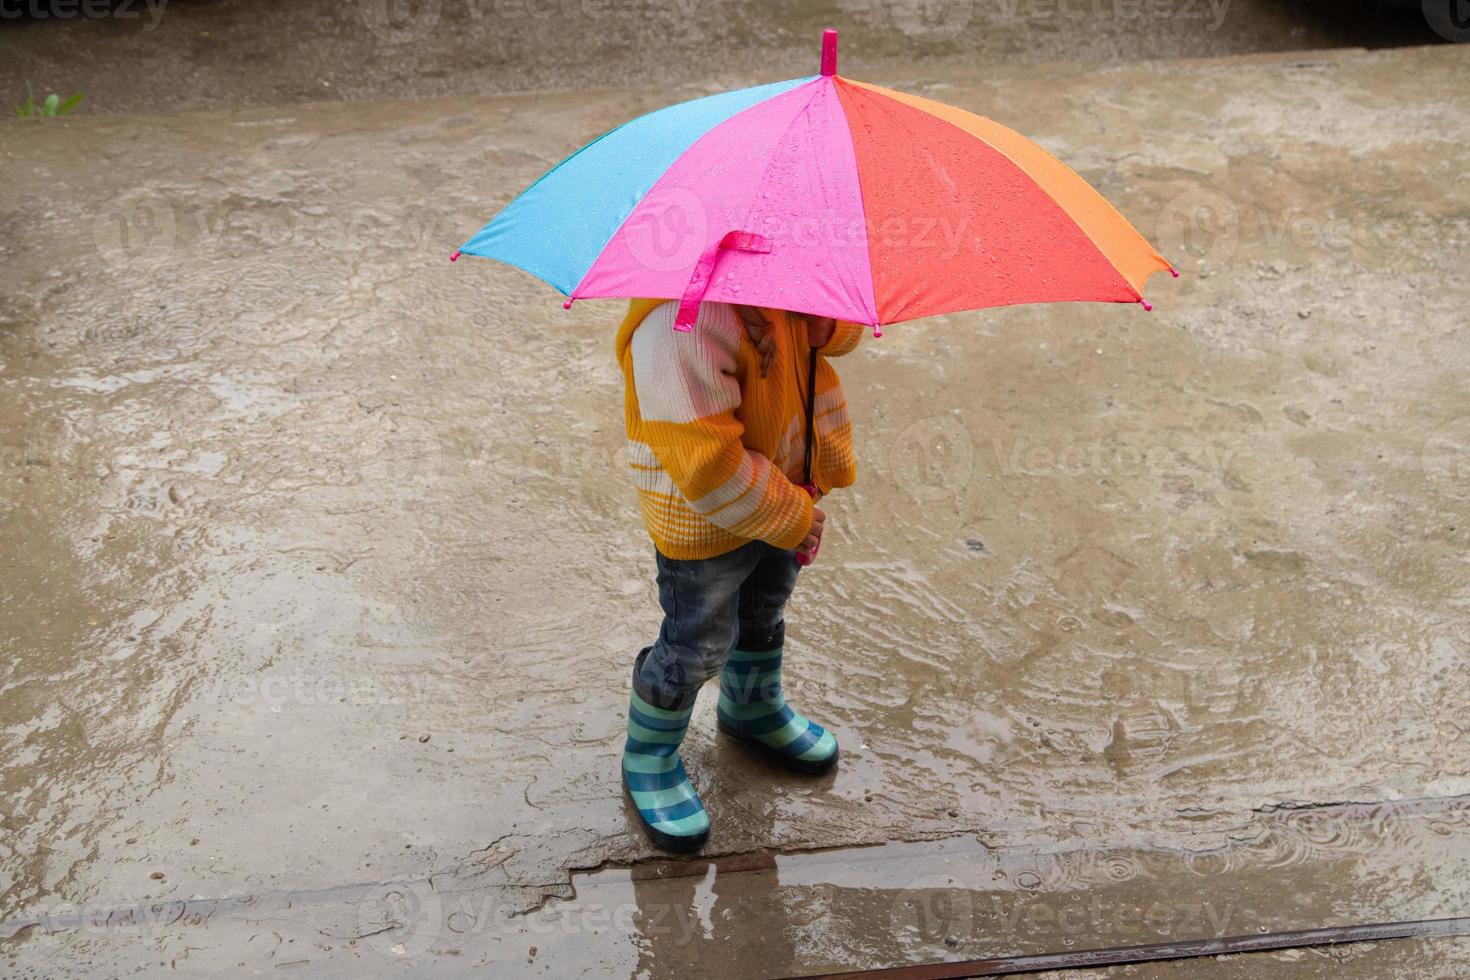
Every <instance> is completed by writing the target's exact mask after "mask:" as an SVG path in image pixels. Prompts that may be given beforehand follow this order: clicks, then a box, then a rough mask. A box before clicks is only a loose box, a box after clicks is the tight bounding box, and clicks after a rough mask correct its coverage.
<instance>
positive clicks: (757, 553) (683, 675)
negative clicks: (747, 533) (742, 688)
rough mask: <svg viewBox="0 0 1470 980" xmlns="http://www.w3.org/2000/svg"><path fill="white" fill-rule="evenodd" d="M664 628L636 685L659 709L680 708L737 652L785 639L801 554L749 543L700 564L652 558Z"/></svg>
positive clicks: (641, 663) (636, 674) (638, 668)
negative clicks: (799, 555) (790, 601)
mask: <svg viewBox="0 0 1470 980" xmlns="http://www.w3.org/2000/svg"><path fill="white" fill-rule="evenodd" d="M655 555H656V557H657V560H658V602H659V605H660V606H662V607H663V610H664V621H663V626H662V627H660V628H659V631H658V640H657V641H656V642H655V643H654V644H653V646H652V647H649V648H648V649H646V650H644V651H643V652H642V653H640V654H639V655H638V661H637V664H636V665H635V666H634V669H633V683H634V686H635V688H636V689H637V690H638V695H639V697H642V698H644V699H645V700H647V701H649V703H651V704H653V705H655V706H656V707H660V708H683V707H686V706H687V705H689V704H692V703H693V702H694V699H695V698H696V697H697V696H698V694H699V689H700V687H701V686H702V685H703V684H704V682H705V681H707V680H709V679H710V678H711V677H714V676H715V675H716V674H718V673H719V672H720V668H722V667H724V666H725V660H726V658H727V657H729V656H730V650H731V649H732V648H733V647H739V648H740V649H741V650H751V651H761V650H774V649H776V648H777V647H779V646H781V645H782V643H784V642H785V639H786V620H785V610H786V600H787V599H788V598H790V597H791V590H792V589H793V588H795V587H796V573H797V572H798V571H800V569H801V566H800V565H798V564H797V563H796V552H794V551H782V550H781V549H780V548H776V547H774V546H773V545H769V544H766V543H765V542H764V541H752V542H750V543H749V544H746V545H742V546H741V547H739V548H736V549H735V550H734V551H731V552H727V553H726V554H723V555H719V556H717V557H714V558H705V559H701V560H698V561H678V560H676V559H673V558H665V557H664V556H663V555H662V554H659V553H657V552H655Z"/></svg>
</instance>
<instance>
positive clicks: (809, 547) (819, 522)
mask: <svg viewBox="0 0 1470 980" xmlns="http://www.w3.org/2000/svg"><path fill="white" fill-rule="evenodd" d="M826 523H827V515H826V514H824V513H823V512H822V508H820V507H813V508H812V529H811V530H810V531H808V532H807V533H806V537H805V538H803V539H802V542H801V544H799V545H797V546H796V553H797V555H798V556H800V557H802V558H806V559H808V561H807V564H810V563H811V561H812V560H813V559H812V552H814V551H816V550H817V545H818V544H820V543H821V541H822V528H823V526H825V525H826Z"/></svg>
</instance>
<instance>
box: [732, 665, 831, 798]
mask: <svg viewBox="0 0 1470 980" xmlns="http://www.w3.org/2000/svg"><path fill="white" fill-rule="evenodd" d="M781 649H782V648H781V647H777V648H776V649H774V650H765V651H754V652H753V651H748V650H732V651H731V652H730V659H729V660H728V661H726V663H725V668H724V670H722V671H720V705H719V709H718V712H717V715H718V723H719V727H720V731H722V732H724V733H725V734H726V735H729V736H731V737H732V738H737V739H739V740H740V741H742V742H746V743H748V744H750V745H753V746H755V747H756V748H758V749H761V750H762V751H763V752H764V753H765V754H766V755H768V756H771V757H772V758H773V759H774V760H775V761H776V762H779V763H780V764H781V765H783V766H786V767H787V768H788V769H795V770H796V771H797V772H806V773H818V772H826V771H827V770H828V769H831V768H832V767H833V766H834V765H836V764H837V739H835V738H833V737H832V733H831V732H829V731H827V730H826V729H825V728H823V727H822V726H821V725H818V724H817V723H816V722H814V721H811V720H810V719H807V718H804V717H802V716H801V715H799V714H797V713H796V712H795V711H792V710H791V707H790V705H788V704H787V703H786V698H785V697H783V696H782V694H781Z"/></svg>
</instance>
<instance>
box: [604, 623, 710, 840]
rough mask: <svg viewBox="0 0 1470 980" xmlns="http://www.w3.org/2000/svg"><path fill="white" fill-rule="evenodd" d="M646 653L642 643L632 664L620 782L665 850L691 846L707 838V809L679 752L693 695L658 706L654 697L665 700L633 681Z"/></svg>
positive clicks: (651, 836) (649, 831)
mask: <svg viewBox="0 0 1470 980" xmlns="http://www.w3.org/2000/svg"><path fill="white" fill-rule="evenodd" d="M647 653H648V650H647V649H645V650H644V651H643V652H642V653H640V654H639V655H638V662H637V664H635V665H634V667H633V693H632V696H631V700H630V702H629V705H628V741H627V742H626V743H624V745H623V786H624V788H625V789H626V790H627V792H628V796H629V797H630V798H631V799H632V800H633V805H634V806H635V807H637V808H638V816H639V817H640V818H642V821H643V829H644V830H645V831H647V833H648V837H649V839H650V840H652V841H653V842H654V844H656V845H658V846H659V847H661V848H663V849H664V850H666V851H676V852H688V851H697V850H699V848H700V847H702V846H704V842H705V841H706V840H708V839H709V814H707V813H705V810H704V804H703V803H701V802H700V800H699V794H698V793H696V792H695V791H694V784H692V783H691V782H689V776H688V775H687V774H686V773H685V772H684V760H683V759H681V758H680V757H679V745H680V743H681V742H683V741H684V733H685V732H686V731H688V730H689V716H690V715H692V714H693V713H694V698H693V697H690V698H688V703H687V704H683V705H682V706H680V707H676V708H660V707H658V706H657V705H656V704H655V703H654V702H656V701H663V702H664V703H668V700H667V699H666V698H661V697H659V696H658V693H657V692H654V691H651V690H649V689H647V688H644V687H643V686H642V685H641V684H640V683H639V681H638V667H639V666H641V665H642V663H643V658H644V656H646V655H647ZM696 696H697V694H696Z"/></svg>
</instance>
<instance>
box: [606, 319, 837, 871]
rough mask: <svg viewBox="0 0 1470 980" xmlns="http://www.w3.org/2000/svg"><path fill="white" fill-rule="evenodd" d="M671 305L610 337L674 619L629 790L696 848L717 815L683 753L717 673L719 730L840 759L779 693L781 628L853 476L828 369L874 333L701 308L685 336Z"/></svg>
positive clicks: (642, 710)
mask: <svg viewBox="0 0 1470 980" xmlns="http://www.w3.org/2000/svg"><path fill="white" fill-rule="evenodd" d="M677 305H678V304H677V303H674V302H672V301H660V300H634V301H633V303H632V305H631V307H630V308H629V310H628V316H627V318H626V319H625V320H624V321H623V325H622V327H621V328H620V329H619V330H618V338H617V352H618V361H619V363H620V364H621V365H622V369H623V380H624V384H625V389H626V393H625V396H624V400H625V405H626V410H627V429H628V452H629V458H628V467H629V470H630V472H631V474H632V477H633V481H634V483H635V484H636V485H637V488H638V492H639V496H640V497H641V498H642V504H643V519H644V522H645V524H647V526H648V533H649V534H650V535H651V536H652V538H653V543H654V546H655V548H656V549H657V553H656V556H655V557H656V560H657V563H658V594H659V605H661V606H662V607H663V611H664V620H663V625H662V627H661V628H660V629H659V635H658V640H657V641H656V642H655V643H654V644H653V646H651V647H645V648H644V649H643V650H642V651H641V652H640V653H639V654H638V658H637V660H636V661H635V662H634V664H633V693H632V700H631V704H630V707H629V709H628V740H627V743H626V744H625V746H624V748H623V783H624V785H625V786H626V787H627V790H628V793H629V795H630V796H631V797H632V799H633V803H634V805H635V806H636V807H637V808H638V813H639V816H640V817H641V818H642V820H643V824H644V828H645V829H646V830H647V832H648V835H649V837H650V838H651V839H652V840H653V842H654V843H655V844H657V845H659V846H660V847H663V848H665V849H667V850H672V851H692V850H697V849H698V848H699V847H700V846H701V845H702V844H703V843H704V842H705V840H706V838H708V836H709V817H708V816H707V815H706V814H705V811H704V806H703V805H702V804H701V803H700V801H699V795H698V794H697V793H696V792H695V791H694V787H693V786H692V785H691V784H690V782H689V777H688V776H687V775H686V774H685V772H684V763H683V761H682V760H681V759H680V758H679V743H680V742H682V741H683V739H684V732H685V731H686V730H687V728H688V726H689V716H690V715H691V714H692V712H693V710H694V701H695V698H696V697H698V695H699V689H700V687H701V686H702V685H703V684H704V682H705V681H707V680H709V679H710V678H711V677H713V676H714V675H715V674H717V673H718V674H719V675H720V700H719V706H718V723H719V729H720V731H722V732H724V733H725V734H727V735H730V736H732V737H734V738H736V739H739V740H740V741H742V742H745V743H748V744H750V745H752V746H754V747H756V748H757V749H759V750H761V751H762V752H763V753H764V754H766V755H768V756H769V757H771V758H772V759H773V760H774V761H776V762H779V763H781V764H783V765H785V766H787V767H789V768H792V769H795V770H798V771H800V772H807V773H818V772H824V771H826V770H828V769H830V768H831V767H832V766H833V765H834V764H836V762H837V741H836V739H834V738H833V737H832V735H831V733H830V732H827V731H826V730H824V729H823V728H822V726H820V725H818V724H816V723H815V722H812V721H809V720H807V719H806V718H804V717H803V716H801V715H799V714H797V713H796V712H795V711H793V710H791V708H790V707H788V706H787V705H786V701H785V699H784V698H783V697H782V695H781V647H782V644H783V642H784V639H785V621H784V619H783V616H782V614H783V611H784V609H785V606H786V600H787V598H788V597H789V596H790V595H791V590H792V588H793V587H794V586H795V585H796V574H797V571H798V568H799V566H800V564H801V563H805V562H807V561H810V560H811V558H813V557H814V556H815V552H816V548H817V545H818V543H819V542H820V541H821V537H822V527H823V523H824V521H825V515H824V514H823V513H822V511H821V510H820V509H819V508H818V507H816V506H815V504H816V499H817V498H819V497H820V496H821V495H822V494H824V493H826V492H827V491H829V490H831V489H832V488H833V487H845V486H850V485H851V484H852V482H853V479H854V477H855V475H856V466H855V464H854V462H853V458H852V429H851V426H850V425H849V423H848V418H847V406H846V402H845V401H844V400H843V396H842V388H841V386H840V385H839V384H838V381H837V372H835V371H834V370H832V368H831V366H830V365H828V364H827V363H825V359H826V358H827V357H834V356H836V355H839V354H845V353H847V352H848V351H850V350H852V349H853V348H854V347H856V346H857V343H858V340H859V339H860V338H861V337H862V331H863V329H864V328H863V327H862V326H861V325H860V324H856V323H847V322H845V321H834V320H832V319H831V318H826V317H814V316H808V315H805V314H799V313H789V312H786V311H784V310H768V309H757V308H755V307H747V306H730V305H726V304H723V303H704V304H701V305H700V308H699V317H698V321H697V323H696V324H695V327H694V330H693V331H691V332H688V333H685V332H681V331H678V330H675V329H674V318H675V313H676V309H677ZM818 353H820V355H821V356H818ZM813 389H814V390H813ZM813 396H815V397H813ZM804 483H805V484H810V485H814V489H813V490H812V491H811V492H808V491H807V490H806V489H803V486H802V484H804ZM798 556H801V558H802V562H800V563H799V562H798Z"/></svg>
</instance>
